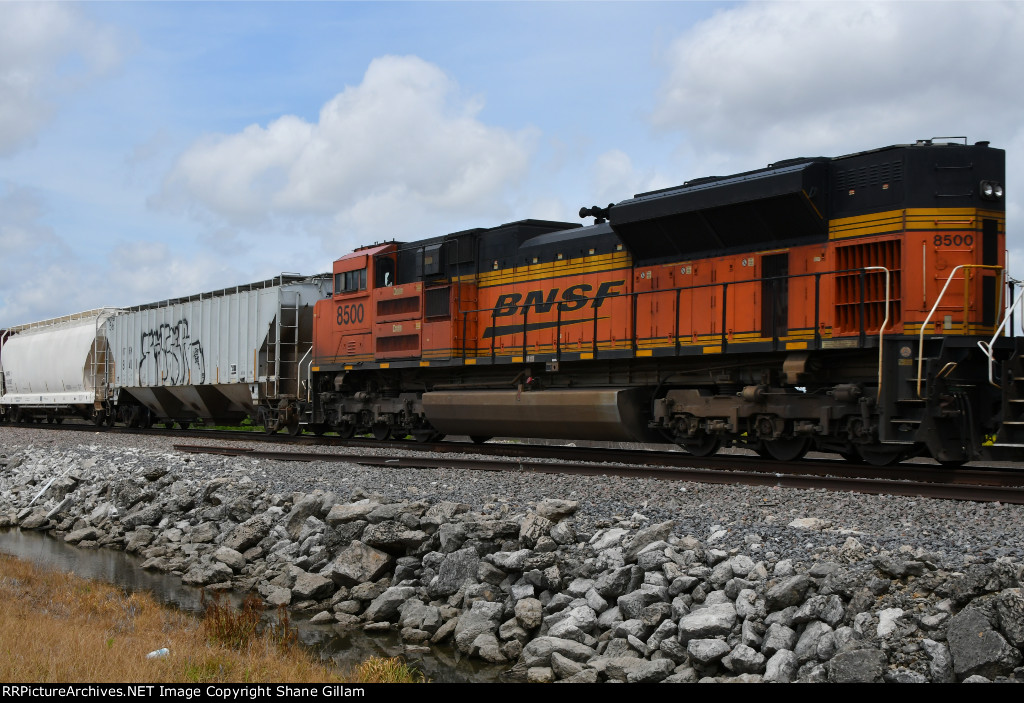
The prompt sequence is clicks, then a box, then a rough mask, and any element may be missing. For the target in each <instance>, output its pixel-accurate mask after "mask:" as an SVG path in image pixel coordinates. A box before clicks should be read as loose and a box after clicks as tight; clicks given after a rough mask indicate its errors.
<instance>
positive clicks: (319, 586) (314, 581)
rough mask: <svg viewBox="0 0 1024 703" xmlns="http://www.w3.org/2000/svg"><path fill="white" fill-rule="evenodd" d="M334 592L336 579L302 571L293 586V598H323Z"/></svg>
mask: <svg viewBox="0 0 1024 703" xmlns="http://www.w3.org/2000/svg"><path fill="white" fill-rule="evenodd" d="M318 504H319V502H318ZM332 593H334V581H332V580H331V579H329V578H326V577H324V576H321V575H320V574H310V573H305V572H304V573H302V574H300V575H299V576H298V577H297V578H296V579H295V584H294V585H293V586H292V598H298V599H299V600H322V599H324V598H327V597H328V596H329V595H331V594H332Z"/></svg>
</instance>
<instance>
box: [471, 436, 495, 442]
mask: <svg viewBox="0 0 1024 703" xmlns="http://www.w3.org/2000/svg"><path fill="white" fill-rule="evenodd" d="M489 439H494V438H493V437H487V436H484V435H471V436H470V438H469V441H471V442H472V443H473V444H483V443H484V442H486V441H487V440H489Z"/></svg>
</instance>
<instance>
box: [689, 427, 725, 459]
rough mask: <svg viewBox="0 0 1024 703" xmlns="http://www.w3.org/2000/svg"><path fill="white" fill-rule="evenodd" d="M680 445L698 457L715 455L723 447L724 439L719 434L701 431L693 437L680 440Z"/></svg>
mask: <svg viewBox="0 0 1024 703" xmlns="http://www.w3.org/2000/svg"><path fill="white" fill-rule="evenodd" d="M679 446H681V447H682V448H683V449H685V450H686V451H687V453H689V454H692V455H693V456H697V457H705V456H714V455H715V454H716V453H717V452H718V450H719V449H721V447H722V439H721V437H719V436H718V435H710V434H706V433H704V432H701V433H700V434H698V435H697V436H696V437H694V438H693V439H688V440H687V441H685V442H680V443H679Z"/></svg>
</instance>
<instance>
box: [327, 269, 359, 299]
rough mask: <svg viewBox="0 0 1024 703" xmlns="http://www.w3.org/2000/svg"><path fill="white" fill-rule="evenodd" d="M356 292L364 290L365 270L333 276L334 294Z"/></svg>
mask: <svg viewBox="0 0 1024 703" xmlns="http://www.w3.org/2000/svg"><path fill="white" fill-rule="evenodd" d="M357 290H366V269H364V268H362V269H358V270H356V271H345V272H344V273H336V274H334V292H335V293H352V292H354V291H357Z"/></svg>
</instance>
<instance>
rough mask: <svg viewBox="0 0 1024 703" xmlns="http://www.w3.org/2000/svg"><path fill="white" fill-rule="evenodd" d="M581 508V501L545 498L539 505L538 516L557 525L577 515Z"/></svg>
mask: <svg viewBox="0 0 1024 703" xmlns="http://www.w3.org/2000/svg"><path fill="white" fill-rule="evenodd" d="M579 507H580V504H579V501H575V500H559V499H558V498H545V499H544V500H542V501H541V502H540V503H539V504H538V505H537V514H538V515H540V516H541V517H544V518H547V519H548V520H550V521H551V522H552V523H556V522H561V521H562V520H564V519H565V518H567V517H569V516H570V515H573V514H575V513H576V511H577V510H579Z"/></svg>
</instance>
